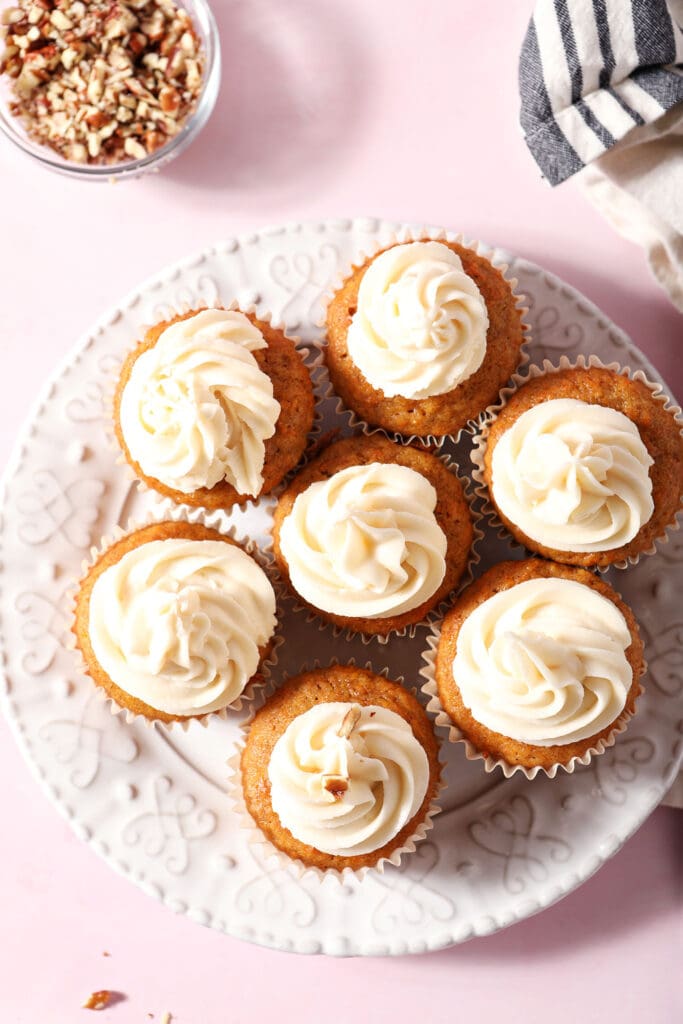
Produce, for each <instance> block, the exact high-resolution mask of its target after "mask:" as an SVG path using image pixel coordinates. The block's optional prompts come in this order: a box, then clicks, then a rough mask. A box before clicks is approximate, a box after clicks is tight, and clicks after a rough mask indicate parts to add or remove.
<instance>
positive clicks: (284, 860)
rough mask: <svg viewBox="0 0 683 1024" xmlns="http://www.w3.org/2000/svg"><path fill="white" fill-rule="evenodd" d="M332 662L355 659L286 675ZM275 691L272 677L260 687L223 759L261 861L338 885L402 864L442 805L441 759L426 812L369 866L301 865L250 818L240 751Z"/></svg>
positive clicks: (231, 789) (367, 665)
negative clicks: (386, 853) (406, 835)
mask: <svg viewBox="0 0 683 1024" xmlns="http://www.w3.org/2000/svg"><path fill="white" fill-rule="evenodd" d="M335 665H352V666H355V665H356V662H355V660H354V659H353V658H349V659H348V661H344V662H340V661H339V659H338V658H333V659H331V660H330V661H328V662H326V663H325V665H324V666H323V665H322V664H321V662H320V661H319V660H318V659H316V660H315V661H314V662H313V663H312V664H311V665H303V666H301V668H300V669H299V670H298V672H296V673H293V674H292V675H290V676H288V677H287V678H288V679H291V678H293V677H294V676H298V675H301V674H303V673H304V672H310V671H316V670H319V669H321V668H322V669H323V670H324V669H325V668H332V667H333V666H335ZM362 667H363V668H366V669H367V670H368V671H370V672H373V673H374V674H375V675H378V676H383V677H384V678H385V679H389V672H388V669H386V668H383V669H381V670H380V671H379V672H378V671H377V670H376V669H375V668H374V667H373V665H372V664H371V662H369V661H368V662H366V663H365V665H363V666H362ZM391 678H392V681H393V682H397V683H400V684H401V685H404V683H405V680H404V679H403V677H402V676H395V675H393V676H392V677H391ZM276 690H277V685H276V684H275V681H274V680H273V679H272V678H271V679H269V681H268V683H267V685H266V686H265V688H262V689H261V691H260V693H259V695H258V700H257V701H256V702H254V703H253V704H252V705H251V706H250V708H249V716H248V718H246V719H245V721H244V722H242V723H241V725H240V729H241V731H242V736H243V738H242V739H238V740H237V741H236V744H235V749H234V751H233V753H232V755H231V756H230V758H229V759H228V761H227V762H226V763H227V766H228V795H229V797H230V798H231V800H232V803H233V806H234V809H235V811H236V812H237V814H238V817H239V824H240V827H241V828H243V829H245V830H246V831H247V832H248V833H249V845H250V846H254V845H257V846H258V847H259V848H260V851H261V853H262V859H263V860H264V861H266V860H269V861H274V862H277V863H278V864H279V866H280V867H283V868H285V869H287V870H289V871H290V872H291V873H292V874H293V875H294V876H295V877H296V878H303V877H304V876H308V877H315V878H317V879H318V880H319V881H320V882H322V880H323V879H324V878H327V877H328V876H331V877H333V878H336V879H337V881H339V883H340V884H342V883H343V882H344V881H345V880H346V879H348V878H351V877H354V878H357V879H358V880H359V881H362V880H363V879H364V878H365V877H366V875H367V874H369V873H370V872H373V871H377V872H379V874H382V873H383V872H384V870H385V868H386V866H387V865H392V866H393V867H398V866H399V865H400V863H401V860H402V858H403V856H404V855H406V854H411V853H414V851H415V847H416V845H417V843H419V842H421V840H423V839H425V838H426V836H427V833H428V832H430V831H431V829H432V828H433V827H434V818H435V817H436V815H437V814H439V813H440V812H441V810H442V808H441V805H440V804H439V803H438V797H439V795H440V794H441V793H442V792H443V790H444V789H445V788H446V783H445V781H444V768H445V764H444V762H443V761H439V764H440V766H441V774H440V777H439V782H438V786H437V790H436V793H435V794H434V797H433V798H432V801H431V803H430V805H429V807H428V809H427V813H426V814H425V816H424V818H423V819H422V821H420V823H419V824H418V826H417V828H416V829H415V832H414V833H413V834H412V835H411V836H410V837H409V838H408V839H407V840H406V842H405V843H404V844H403V846H400V847H398V848H397V849H396V850H393V851H392V853H391V854H390V856H388V857H382V858H381V859H380V860H379V861H378V862H377V864H373V865H372V866H365V867H361V868H352V867H345V868H343V869H342V870H341V871H340V870H339V869H338V868H327V869H326V870H323V869H322V868H317V867H313V866H310V865H308V864H304V862H303V861H302V860H299V859H297V858H293V857H289V856H288V855H287V854H286V853H284V851H282V850H280V849H278V847H277V846H275V845H274V844H273V843H272V842H271V841H270V840H269V839H268V837H267V836H266V835H265V834H264V833H263V832H262V831H261V829H260V828H259V827H258V825H257V824H256V822H255V821H254V819H253V818H252V816H251V814H250V813H249V811H248V810H247V806H246V803H245V800H244V794H243V789H242V768H241V761H242V753H243V751H244V747H245V743H246V738H247V735H248V733H249V727H250V725H251V723H252V722H253V720H254V718H255V717H256V714H257V712H258V711H259V710H260V709H261V708H262V707H263V705H264V704H265V703H266V702H267V701H268V699H269V698H270V697H272V695H273V694H274V693H275V691H276ZM413 692H415V691H413ZM437 740H438V737H437Z"/></svg>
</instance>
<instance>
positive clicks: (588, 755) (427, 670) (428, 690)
mask: <svg viewBox="0 0 683 1024" xmlns="http://www.w3.org/2000/svg"><path fill="white" fill-rule="evenodd" d="M619 596H621V595H619ZM440 637H441V622H435V623H433V624H432V626H431V630H430V634H429V636H428V637H427V647H426V648H425V650H424V651H423V652H422V660H423V662H424V664H423V666H422V668H421V669H420V675H421V676H422V678H423V679H424V680H425V682H424V685H423V686H422V692H423V693H424V694H425V695H426V696H427V697H428V698H429V702H428V704H427V711H428V712H429V713H430V714H432V715H434V724H435V725H436V726H437V727H438V728H444V729H446V730H447V731H448V739H449V741H450V742H451V743H462V744H463V745H464V747H465V757H466V758H467V760H468V761H483V763H484V771H485V772H487V773H490V772H493V771H495V770H496V768H500V770H501V771H502V772H503V775H504V776H505V778H506V779H509V778H510V777H511V776H513V775H515V774H516V773H520V774H522V775H524V777H525V778H527V779H529V780H531V779H535V778H536V776H537V775H539V774H541V775H546V776H547V777H548V778H549V779H554V778H555V777H556V776H557V773H558V772H565V773H566V774H568V775H571V774H572V773H573V772H574V771H575V770H576V768H577V767H578V766H579V765H588V764H590V762H591V761H592V759H593V758H594V757H598V756H599V755H600V754H604V752H605V751H606V750H607V749H608V748H609V747H613V746H614V744H615V742H616V739H617V736H619V735H620V733H622V732H624V731H625V730H626V727H627V726H628V723H629V722H630V721H631V719H632V718H633V716H634V715H635V713H636V710H637V701H638V698H639V697H640V696H641V694H642V693H643V687H642V685H641V684H639V685H638V689H637V691H636V695H635V699H634V705H635V707H634V710H633V711H631V710H629V709H628V708H625V709H624V710H623V711H622V713H621V714H620V715H619V717H618V718H617V719H615V721H614V725H613V726H612V729H611V731H610V733H609V734H608V735H607V736H606V737H604V738H603V739H600V740H598V741H597V742H596V743H595V745H594V746H592V747H590V748H589V749H588V750H587V751H586V752H585V753H584V754H581V756H580V757H573V758H571V760H569V761H568V762H567V763H566V764H560V763H558V764H554V765H551V766H550V768H545V767H544V766H543V765H535V766H534V767H533V768H527V767H525V766H524V765H521V764H510V763H509V762H508V761H505V760H504V758H501V757H492V756H491V755H490V754H483V753H482V752H481V751H480V750H479V748H478V747H477V746H475V744H474V743H472V741H471V740H469V739H468V738H467V737H466V736H465V734H464V733H463V732H462V730H461V729H459V728H458V726H457V725H456V724H455V723H454V722H453V721H452V719H451V718H450V716H449V715H448V713H447V712H446V710H445V709H444V707H443V706H442V704H441V701H440V699H439V690H438V687H437V683H436V675H435V672H436V651H437V647H438V645H439V639H440ZM646 671H647V663H646V662H645V660H644V659H643V668H642V671H641V673H640V676H639V678H642V677H643V676H644V675H645V672H646Z"/></svg>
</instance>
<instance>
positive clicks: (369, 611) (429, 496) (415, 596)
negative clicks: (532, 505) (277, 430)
mask: <svg viewBox="0 0 683 1024" xmlns="http://www.w3.org/2000/svg"><path fill="white" fill-rule="evenodd" d="M473 533H474V530H473V525H472V518H471V514H470V510H469V506H468V504H467V500H466V498H465V496H464V494H463V489H462V485H461V483H460V481H459V480H458V478H457V477H456V476H455V474H454V473H453V472H451V470H450V469H448V467H447V466H446V465H445V464H444V463H443V462H442V461H441V460H440V459H439V458H437V457H436V456H435V455H432V454H431V453H429V452H427V451H424V450H422V449H418V448H413V447H410V446H401V445H397V444H394V442H392V441H389V440H388V439H387V438H386V437H383V436H381V435H377V436H372V437H365V436H361V437H349V438H345V439H343V440H341V441H337V442H336V443H334V444H331V445H329V447H327V448H326V449H325V450H324V451H323V452H322V453H321V454H320V455H319V456H318V457H317V458H316V459H314V460H313V461H312V462H310V463H309V464H308V465H307V466H305V467H304V469H302V470H301V471H300V472H299V473H298V474H297V475H296V476H295V477H294V479H293V480H292V481H291V482H290V483H289V485H288V486H287V488H286V490H285V491H283V493H282V495H281V496H280V499H279V501H278V505H277V508H276V510H275V514H274V522H273V550H274V554H275V559H276V562H277V565H278V567H279V569H280V572H281V575H282V576H283V578H284V580H285V581H286V582H287V584H288V585H289V586H290V588H291V589H292V591H293V592H294V594H295V595H296V597H297V598H298V599H299V601H300V602H302V603H303V604H304V605H306V606H307V607H308V608H311V609H312V610H313V611H315V612H316V613H317V614H318V615H320V616H321V617H322V618H324V619H327V620H329V621H331V622H333V623H335V624H336V625H338V626H342V627H344V628H345V629H348V630H353V631H356V632H362V633H370V634H379V635H386V634H387V633H389V632H391V631H393V630H400V629H403V628H404V627H406V626H409V625H411V624H413V623H416V622H419V621H420V620H421V619H423V618H424V617H425V615H427V613H428V612H429V611H430V610H431V609H432V608H434V607H435V606H436V605H437V604H438V603H439V601H441V600H442V599H443V598H444V597H446V595H447V594H449V593H450V592H451V591H452V590H453V588H454V587H455V586H456V585H457V583H458V581H459V580H460V577H461V576H462V574H463V572H464V571H465V568H466V566H467V563H468V559H469V555H470V549H471V547H472V541H473Z"/></svg>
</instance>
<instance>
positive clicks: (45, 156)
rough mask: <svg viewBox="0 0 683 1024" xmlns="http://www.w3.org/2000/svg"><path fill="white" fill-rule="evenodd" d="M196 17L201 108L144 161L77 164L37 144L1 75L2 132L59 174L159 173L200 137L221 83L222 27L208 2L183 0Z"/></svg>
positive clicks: (97, 177)
mask: <svg viewBox="0 0 683 1024" xmlns="http://www.w3.org/2000/svg"><path fill="white" fill-rule="evenodd" d="M11 6H12V4H11V3H7V2H5V0H3V2H0V9H4V8H6V7H11ZM179 6H181V7H184V8H185V10H186V11H187V12H188V14H189V15H190V17H191V18H192V20H193V22H194V25H195V28H196V31H197V35H198V36H199V38H200V40H201V44H202V49H203V52H204V81H203V85H202V91H201V93H200V95H199V98H198V100H197V105H196V107H195V109H194V111H193V113H192V114H191V115H190V117H188V118H187V120H186V121H185V123H184V124H183V127H182V128H181V129H180V131H179V132H178V134H177V135H174V136H173V138H172V139H170V140H169V141H168V142H167V143H166V145H165V146H161V147H160V148H159V149H157V150H155V151H154V152H153V153H149V154H147V155H146V156H144V157H142V158H141V159H140V160H126V161H123V162H121V163H116V164H77V163H73V162H72V161H69V160H66V159H64V157H62V156H60V155H59V153H56V152H55V151H54V150H52V149H50V148H49V147H48V146H44V145H41V144H40V143H38V142H34V141H33V140H32V139H30V138H29V136H28V135H27V133H26V131H25V129H24V126H23V125H22V123H21V120H20V119H19V118H18V117H15V116H14V115H13V114H11V113H10V109H9V106H10V102H11V93H10V86H9V82H8V80H7V76H5V75H2V76H0V131H1V132H2V134H3V135H4V136H5V137H6V138H8V139H9V140H10V142H13V143H14V145H15V146H17V147H18V148H19V149H21V150H22V151H23V152H24V153H25V154H26V155H27V156H29V157H31V158H32V159H33V160H35V161H36V162H37V163H39V164H41V165H42V166H43V167H48V168H49V169H50V170H52V171H57V172H58V173H59V174H67V175H69V177H71V178H81V179H84V180H88V181H111V179H112V178H115V179H116V180H117V181H118V180H120V179H122V178H136V177H139V176H140V175H142V174H146V173H147V172H149V171H158V170H159V169H160V168H161V167H163V166H164V165H165V164H167V163H168V162H169V161H170V160H173V159H174V157H176V156H178V154H179V153H182V152H183V150H184V149H186V148H187V147H188V146H189V145H190V143H191V142H192V141H193V139H195V138H196V137H197V135H198V134H199V132H200V131H201V130H202V128H203V127H204V125H205V124H206V122H207V121H208V120H209V117H210V116H211V112H212V111H213V108H214V106H215V105H216V99H217V97H218V91H219V88H220V81H221V46H220V38H219V35H218V28H217V26H216V22H215V19H214V16H213V14H212V12H211V8H210V7H209V4H208V2H207V0H179Z"/></svg>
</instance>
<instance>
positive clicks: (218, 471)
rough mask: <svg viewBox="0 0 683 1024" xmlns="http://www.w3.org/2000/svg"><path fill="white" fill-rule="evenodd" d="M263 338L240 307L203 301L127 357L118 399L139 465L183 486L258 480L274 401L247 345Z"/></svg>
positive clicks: (244, 485) (249, 484) (254, 346)
mask: <svg viewBox="0 0 683 1024" xmlns="http://www.w3.org/2000/svg"><path fill="white" fill-rule="evenodd" d="M263 348H266V340H265V338H264V337H263V335H262V333H261V332H260V331H259V329H258V328H257V327H255V326H254V324H252V322H251V321H250V320H249V318H248V317H246V316H245V315H244V313H240V312H238V311H236V310H225V309H205V310H202V311H201V312H200V313H197V314H196V315H195V316H192V317H190V318H189V319H187V320H179V321H178V322H177V323H175V324H171V326H170V327H167V328H166V330H165V331H164V332H163V333H162V334H161V335H160V337H159V339H158V341H157V342H156V344H155V345H153V346H152V347H151V348H149V349H147V350H146V351H145V352H142V353H141V354H140V355H139V356H138V358H137V359H136V360H135V362H134V363H133V366H132V369H131V373H130V378H129V380H128V381H127V383H126V384H125V387H124V389H123V394H122V396H121V403H120V415H119V420H120V426H121V432H122V434H123V438H124V440H125V443H126V446H127V448H128V451H129V452H130V454H131V456H132V457H133V459H135V461H136V462H137V463H138V464H139V466H140V467H141V469H142V471H143V472H144V473H145V474H146V475H147V476H150V477H153V478H154V479H156V480H159V481H161V483H163V484H165V485H166V486H168V487H172V488H173V489H174V490H177V491H182V492H183V493H185V494H188V493H190V492H192V491H195V490H197V489H198V488H200V487H214V486H215V485H216V484H217V483H219V482H220V481H222V480H227V481H228V483H230V484H232V486H233V487H234V488H235V490H236V491H237V492H238V493H239V494H249V495H252V496H255V495H257V494H258V493H259V492H260V490H261V488H262V486H263V475H262V470H263V464H264V461H265V446H264V442H265V441H266V440H267V439H268V438H269V437H272V436H273V434H274V433H275V425H276V423H277V419H278V416H279V415H280V404H279V402H278V401H277V400H276V399H275V398H274V397H273V385H272V382H271V380H270V378H269V377H268V375H267V374H266V373H264V372H263V371H262V370H261V368H260V367H259V365H258V363H257V362H256V359H255V358H254V356H253V353H254V352H256V351H258V350H259V349H263Z"/></svg>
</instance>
